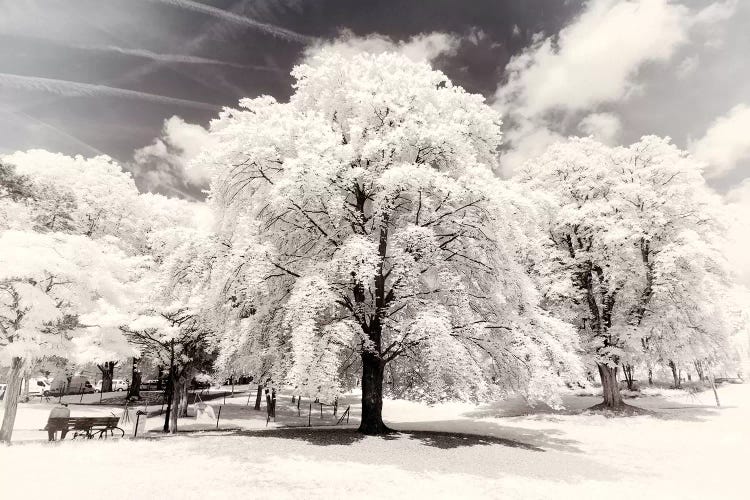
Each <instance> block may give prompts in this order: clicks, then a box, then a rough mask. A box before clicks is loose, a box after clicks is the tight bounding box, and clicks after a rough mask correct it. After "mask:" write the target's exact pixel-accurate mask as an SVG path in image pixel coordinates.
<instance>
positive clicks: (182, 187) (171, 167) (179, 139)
mask: <svg viewBox="0 0 750 500" xmlns="http://www.w3.org/2000/svg"><path fill="white" fill-rule="evenodd" d="M212 140H213V139H212V137H211V135H210V134H209V132H208V130H206V129H205V128H203V127H202V126H200V125H197V124H193V123H187V122H185V121H184V120H183V119H182V118H180V117H179V116H173V117H172V118H169V119H168V120H165V122H164V128H163V129H162V136H161V137H159V138H157V139H155V140H154V142H153V143H152V144H150V145H148V146H145V147H143V148H140V149H137V150H136V151H135V153H134V162H135V164H134V165H132V166H131V167H132V168H131V169H132V170H133V171H134V173H135V174H136V179H137V180H138V181H139V183H140V184H141V188H142V189H145V190H147V191H159V192H167V193H169V194H179V195H183V196H185V195H188V196H194V194H195V193H196V192H198V191H199V190H200V189H202V188H205V187H207V185H208V181H209V180H210V179H209V174H208V173H207V172H206V171H204V170H202V169H200V168H198V167H197V166H196V165H194V164H192V163H191V160H193V159H194V158H195V157H196V156H198V154H199V153H200V152H201V151H202V150H203V149H204V148H207V147H209V146H210V145H211V143H212ZM191 191H192V192H193V194H192V195H191V194H190V192H191Z"/></svg>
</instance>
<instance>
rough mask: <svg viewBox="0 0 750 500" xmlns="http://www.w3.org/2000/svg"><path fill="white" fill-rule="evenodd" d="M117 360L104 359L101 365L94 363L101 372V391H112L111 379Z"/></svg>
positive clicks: (113, 375)
mask: <svg viewBox="0 0 750 500" xmlns="http://www.w3.org/2000/svg"><path fill="white" fill-rule="evenodd" d="M116 364H117V361H106V362H105V363H104V364H103V365H96V367H97V368H99V371H100V372H102V392H112V379H113V378H114V377H115V365H116Z"/></svg>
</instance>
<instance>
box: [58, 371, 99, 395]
mask: <svg viewBox="0 0 750 500" xmlns="http://www.w3.org/2000/svg"><path fill="white" fill-rule="evenodd" d="M92 392H94V386H93V385H91V382H89V380H88V379H87V378H86V377H84V376H82V375H75V376H73V377H71V379H70V383H68V379H67V378H66V377H56V378H55V379H53V380H52V383H51V387H50V389H49V393H50V395H54V396H58V395H60V394H89V393H92Z"/></svg>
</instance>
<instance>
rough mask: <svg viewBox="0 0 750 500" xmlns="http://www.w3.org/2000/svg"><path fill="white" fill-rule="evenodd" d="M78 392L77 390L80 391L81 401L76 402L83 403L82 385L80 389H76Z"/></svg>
mask: <svg viewBox="0 0 750 500" xmlns="http://www.w3.org/2000/svg"><path fill="white" fill-rule="evenodd" d="M78 390H79V391H81V399H80V401H78V402H79V403H83V384H81V388H80V389H78Z"/></svg>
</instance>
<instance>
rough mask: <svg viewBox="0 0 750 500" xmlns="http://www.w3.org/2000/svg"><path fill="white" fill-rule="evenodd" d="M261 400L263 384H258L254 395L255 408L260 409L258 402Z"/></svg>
mask: <svg viewBox="0 0 750 500" xmlns="http://www.w3.org/2000/svg"><path fill="white" fill-rule="evenodd" d="M262 400H263V386H262V385H259V386H258V394H256V396H255V409H256V410H258V411H260V402H261V401H262Z"/></svg>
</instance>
